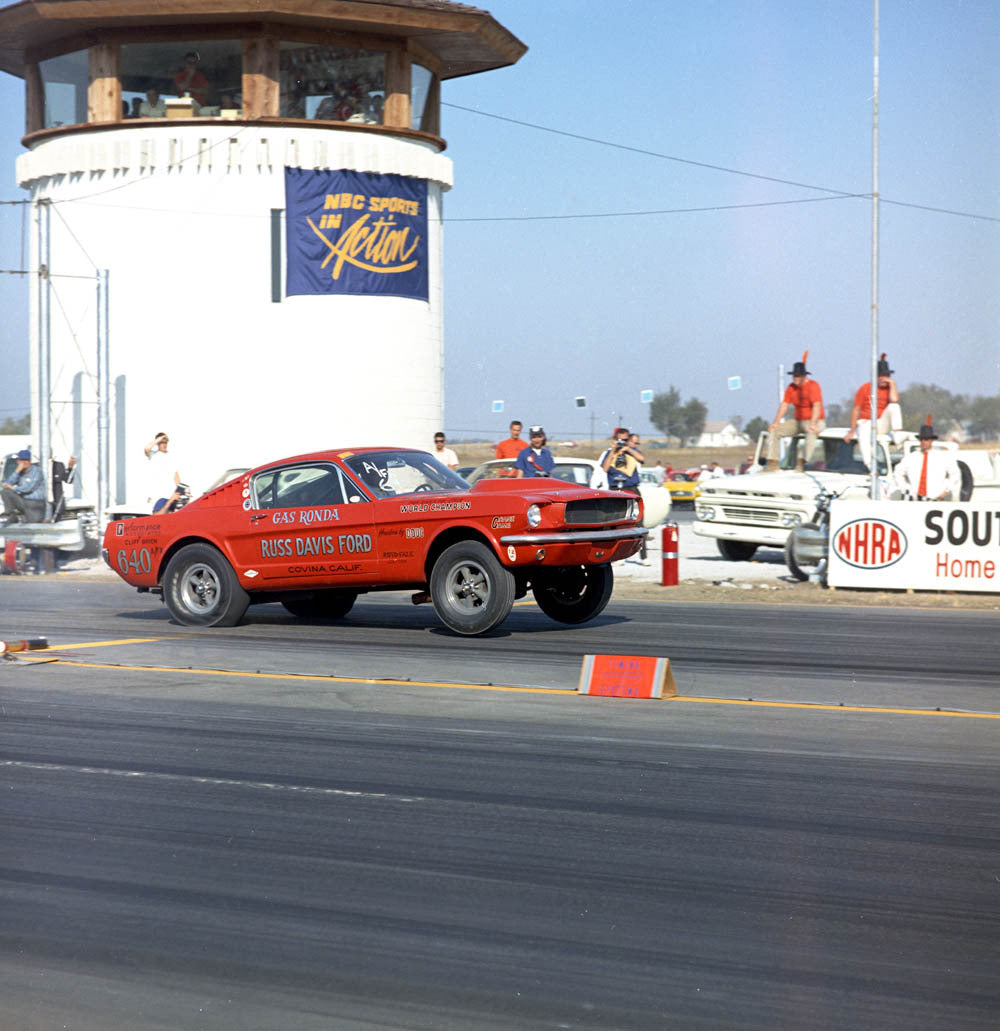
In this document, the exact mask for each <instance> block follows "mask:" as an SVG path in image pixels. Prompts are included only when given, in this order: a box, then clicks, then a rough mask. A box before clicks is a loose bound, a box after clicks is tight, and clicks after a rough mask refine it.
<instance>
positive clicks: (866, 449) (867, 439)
mask: <svg viewBox="0 0 1000 1031" xmlns="http://www.w3.org/2000/svg"><path fill="white" fill-rule="evenodd" d="M877 371H878V380H877V382H878V400H877V402H876V403H877V405H878V431H879V433H890V432H894V431H896V430H901V429H902V428H903V412H902V409H901V408H900V407H899V391H898V390H897V389H896V381H895V380H894V379H893V378H892V373H893V370H892V369H890V368H889V363H888V361H886V357H885V355H884V354H883V355H882V357H881V358H880V359H879V363H878V370H877ZM855 437H857V438H858V447H859V448H860V449H861V458H862V460H863V461H864V463H865V465H867V466H868V468H869V469H870V468H871V466H872V463H871V457H872V455H871V451H872V384H871V380H869V381H868V382H867V383H865V384H864V385H863V386H860V387H858V392H857V393H856V394H855V395H854V407H853V408H852V409H851V428H850V429H849V430H848V431H847V433H846V435H845V436H844V440H846V441H848V442H850V441H852V440H854V438H855Z"/></svg>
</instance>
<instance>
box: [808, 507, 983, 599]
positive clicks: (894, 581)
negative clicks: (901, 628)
mask: <svg viewBox="0 0 1000 1031" xmlns="http://www.w3.org/2000/svg"><path fill="white" fill-rule="evenodd" d="M827 582H828V583H829V584H830V586H831V587H868V588H873V589H876V590H899V589H905V588H910V589H913V590H919V591H986V592H990V593H1000V507H997V506H996V505H990V504H981V505H977V504H975V503H973V502H943V501H942V502H934V501H834V502H833V504H832V506H831V508H830V559H829V567H828V570H827Z"/></svg>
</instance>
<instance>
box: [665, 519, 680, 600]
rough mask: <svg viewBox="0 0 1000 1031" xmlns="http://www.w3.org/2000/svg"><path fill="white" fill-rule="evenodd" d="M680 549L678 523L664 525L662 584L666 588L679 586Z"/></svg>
mask: <svg viewBox="0 0 1000 1031" xmlns="http://www.w3.org/2000/svg"><path fill="white" fill-rule="evenodd" d="M679 549H680V530H679V529H678V526H677V524H676V523H664V524H663V577H662V579H661V580H660V583H661V584H662V585H663V586H664V587H676V586H677V566H678V561H677V559H678V552H679Z"/></svg>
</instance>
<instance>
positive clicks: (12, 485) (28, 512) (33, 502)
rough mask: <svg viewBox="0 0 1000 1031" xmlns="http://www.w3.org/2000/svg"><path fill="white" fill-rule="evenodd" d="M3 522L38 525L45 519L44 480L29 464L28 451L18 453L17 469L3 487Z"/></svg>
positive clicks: (36, 467)
mask: <svg viewBox="0 0 1000 1031" xmlns="http://www.w3.org/2000/svg"><path fill="white" fill-rule="evenodd" d="M0 493H2V494H3V522H4V524H5V525H8V526H9V525H10V524H11V523H17V522H21V523H40V522H42V520H44V519H45V494H46V490H45V479H44V477H43V476H42V470H41V469H39V468H38V466H37V465H32V464H31V452H30V451H27V450H25V451H18V453H17V467H16V468H15V469H14V473H13V475H12V476H11V478H10V479H9V480H8V481H7V482H6V483H5V484H4V485H3V488H2V491H0Z"/></svg>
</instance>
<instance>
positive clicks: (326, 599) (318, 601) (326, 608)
mask: <svg viewBox="0 0 1000 1031" xmlns="http://www.w3.org/2000/svg"><path fill="white" fill-rule="evenodd" d="M357 600H358V592H357V591H347V590H337V589H336V588H334V589H332V590H326V591H316V592H315V593H313V594H312V595H310V596H309V597H307V598H289V599H288V600H287V601H283V602H282V603H281V604H282V605H284V606H285V608H286V609H287V610H288V611H289V612H290V613H291V614H292V615H293V616H298V617H299V619H343V618H344V616H346V615H347V613H348V612H350V611H351V609H352V608H353V607H354V603H355V602H356V601H357Z"/></svg>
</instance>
